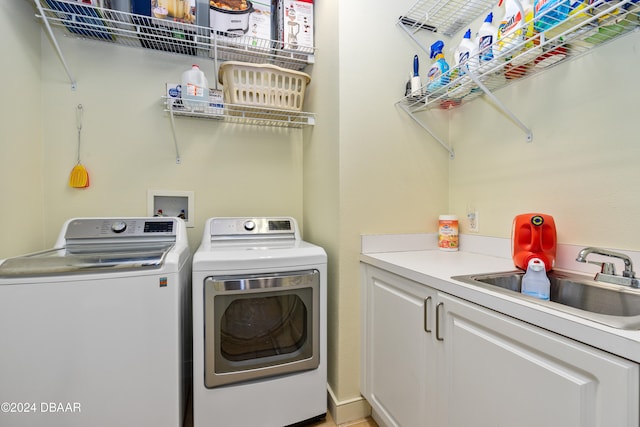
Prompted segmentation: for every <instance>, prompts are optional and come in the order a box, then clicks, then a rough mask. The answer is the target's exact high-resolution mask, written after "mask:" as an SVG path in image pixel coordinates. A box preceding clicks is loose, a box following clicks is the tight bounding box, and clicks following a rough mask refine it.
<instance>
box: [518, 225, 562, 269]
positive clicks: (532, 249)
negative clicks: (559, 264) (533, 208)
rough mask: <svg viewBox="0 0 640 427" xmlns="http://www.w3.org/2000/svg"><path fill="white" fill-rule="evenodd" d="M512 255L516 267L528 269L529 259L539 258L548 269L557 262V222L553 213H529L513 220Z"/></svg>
mask: <svg viewBox="0 0 640 427" xmlns="http://www.w3.org/2000/svg"><path fill="white" fill-rule="evenodd" d="M511 255H512V256H513V263H514V264H515V266H516V267H518V268H520V269H522V270H527V267H528V266H529V261H531V260H532V259H533V258H538V259H540V260H542V262H544V265H545V269H546V271H549V270H551V269H552V268H553V266H554V265H555V262H556V224H555V222H554V220H553V217H552V216H551V215H545V214H540V213H527V214H521V215H517V216H516V217H515V218H514V220H513V230H512V234H511Z"/></svg>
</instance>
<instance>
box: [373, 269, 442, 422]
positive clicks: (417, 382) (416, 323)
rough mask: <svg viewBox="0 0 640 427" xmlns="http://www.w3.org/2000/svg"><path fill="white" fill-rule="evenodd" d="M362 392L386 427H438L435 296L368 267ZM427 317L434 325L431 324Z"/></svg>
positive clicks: (407, 282) (430, 292) (432, 292)
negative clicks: (435, 397) (434, 416)
mask: <svg viewBox="0 0 640 427" xmlns="http://www.w3.org/2000/svg"><path fill="white" fill-rule="evenodd" d="M362 278H363V292H362V293H363V301H362V303H363V304H362V307H363V317H362V325H363V345H362V354H363V358H362V387H361V388H362V390H363V394H364V396H365V397H366V399H367V400H368V402H369V403H370V404H371V406H372V408H373V413H374V418H375V419H376V421H378V423H379V424H381V425H383V426H388V427H391V426H396V427H417V426H435V425H436V424H435V419H434V418H433V416H432V414H433V411H434V410H435V400H434V395H433V393H434V391H435V388H436V382H435V381H436V377H435V375H436V372H435V361H434V357H435V356H434V354H433V347H434V343H433V340H432V339H431V335H432V334H430V333H428V332H426V331H428V330H432V329H433V328H435V325H432V323H433V320H435V316H434V315H433V313H432V312H431V313H430V310H433V309H434V308H435V305H434V300H435V291H433V290H431V289H430V288H427V287H425V286H424V285H420V284H418V283H415V282H412V281H410V280H406V279H403V278H401V277H398V276H395V275H393V274H389V273H386V272H384V271H382V270H379V269H377V268H374V267H371V266H367V265H363V271H362ZM427 316H428V317H429V319H427Z"/></svg>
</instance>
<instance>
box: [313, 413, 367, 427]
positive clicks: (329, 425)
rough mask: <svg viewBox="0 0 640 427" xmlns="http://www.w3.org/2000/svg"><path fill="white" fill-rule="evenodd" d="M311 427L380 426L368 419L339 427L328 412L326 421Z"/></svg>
mask: <svg viewBox="0 0 640 427" xmlns="http://www.w3.org/2000/svg"><path fill="white" fill-rule="evenodd" d="M309 427H378V424H376V422H375V421H373V419H371V418H366V419H363V420H356V421H350V422H348V423H343V424H340V425H338V424H336V423H335V422H334V421H333V419H332V418H331V414H330V413H328V412H327V418H326V420H325V421H321V422H318V423H314V424H310V425H309Z"/></svg>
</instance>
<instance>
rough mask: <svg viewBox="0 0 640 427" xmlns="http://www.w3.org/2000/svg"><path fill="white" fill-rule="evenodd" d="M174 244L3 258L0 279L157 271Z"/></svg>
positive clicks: (62, 250) (58, 250) (55, 251)
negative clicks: (155, 269) (140, 270)
mask: <svg viewBox="0 0 640 427" xmlns="http://www.w3.org/2000/svg"><path fill="white" fill-rule="evenodd" d="M172 247H173V243H164V244H160V245H156V247H153V246H150V245H146V246H145V247H143V248H126V249H125V248H122V247H116V248H113V247H108V246H104V247H95V246H94V247H93V250H91V251H87V248H85V247H82V248H80V249H82V250H79V251H74V249H73V248H55V249H49V250H47V251H44V252H38V253H35V254H29V255H23V256H18V257H14V258H9V259H6V260H5V261H4V262H3V263H2V264H1V265H0V277H33V276H51V275H58V274H73V273H108V272H116V271H126V270H133V269H150V268H160V267H161V266H162V265H163V263H164V259H165V256H166V254H167V253H168V252H169V250H170V249H171V248H172Z"/></svg>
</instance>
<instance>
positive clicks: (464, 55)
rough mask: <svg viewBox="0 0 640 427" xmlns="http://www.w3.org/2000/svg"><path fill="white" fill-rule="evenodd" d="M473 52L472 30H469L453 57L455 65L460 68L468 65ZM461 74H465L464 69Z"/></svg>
mask: <svg viewBox="0 0 640 427" xmlns="http://www.w3.org/2000/svg"><path fill="white" fill-rule="evenodd" d="M472 50H473V42H472V41H471V28H469V29H468V30H467V32H466V33H464V37H463V38H462V40H461V41H460V44H459V45H458V47H457V48H456V50H455V52H454V55H453V61H454V65H455V66H457V67H459V66H461V65H464V64H465V63H467V62H468V61H469V60H470V59H471V51H472ZM468 65H469V67H471V65H470V64H468ZM460 74H464V69H463V70H461V72H460Z"/></svg>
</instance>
